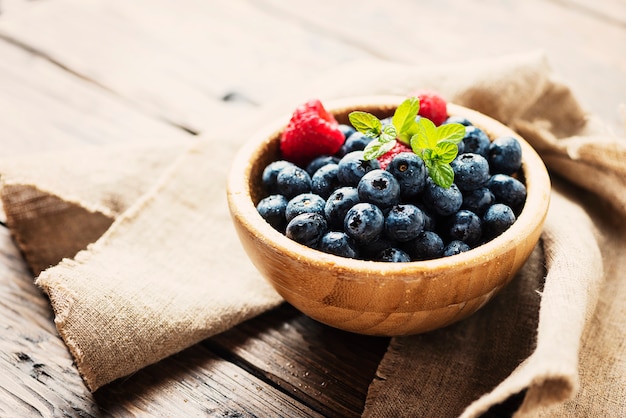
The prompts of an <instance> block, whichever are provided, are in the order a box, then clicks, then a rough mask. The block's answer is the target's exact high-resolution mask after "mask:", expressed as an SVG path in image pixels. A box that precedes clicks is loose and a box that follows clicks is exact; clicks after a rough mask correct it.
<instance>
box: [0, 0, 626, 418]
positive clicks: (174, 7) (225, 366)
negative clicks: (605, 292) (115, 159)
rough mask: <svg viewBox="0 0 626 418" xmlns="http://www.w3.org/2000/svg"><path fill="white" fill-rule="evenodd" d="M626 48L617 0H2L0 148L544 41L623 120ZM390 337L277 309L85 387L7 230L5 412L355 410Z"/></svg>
mask: <svg viewBox="0 0 626 418" xmlns="http://www.w3.org/2000/svg"><path fill="white" fill-rule="evenodd" d="M372 3H373V4H372ZM625 48H626V4H625V3H624V2H623V1H620V0H598V1H595V0H560V1H559V0H528V1H524V2H502V1H499V0H485V1H482V2H466V1H461V0H438V1H435V0H428V1H420V2H416V1H411V0H398V1H395V0H394V1H388V2H376V3H374V2H359V1H345V2H337V1H328V0H323V1H316V2H311V1H302V0H298V1H290V2H281V1H279V0H266V1H255V2H252V1H244V0H236V1H235V0H233V1H229V2H207V1H201V0H179V1H177V2H168V1H165V0H157V1H154V0H153V1H145V0H136V1H132V2H129V1H124V0H107V1H105V0H91V1H85V0H46V1H43V0H40V1H26V0H3V1H0V145H1V147H0V154H1V156H2V157H3V158H10V157H14V156H24V155H30V154H33V153H36V152H41V151H52V150H63V149H71V148H76V147H83V146H86V147H98V146H106V145H107V144H112V143H125V142H131V141H145V140H154V141H158V140H160V139H167V140H171V139H172V138H180V140H181V141H186V140H188V139H190V138H193V137H194V135H195V134H197V133H201V132H203V131H206V130H208V129H210V124H211V123H214V122H215V120H214V118H212V117H211V115H214V114H216V113H219V114H220V115H223V116H222V117H224V118H227V117H229V116H230V115H232V116H233V117H234V116H236V115H238V114H239V113H240V112H242V111H245V109H251V108H255V107H257V106H258V105H262V104H264V103H267V102H268V101H269V100H271V99H272V98H273V97H276V96H277V95H278V94H280V93H283V92H288V91H290V89H292V88H293V87H296V86H298V85H299V84H301V83H304V82H306V81H307V80H309V79H310V78H312V77H315V76H316V75H317V74H319V73H321V72H324V71H325V70H329V69H331V68H333V67H334V66H337V65H341V64H343V63H348V62H350V61H353V60H357V59H362V58H371V57H375V58H383V59H389V60H394V61H400V62H409V63H411V62H415V63H421V64H429V63H446V62H456V61H460V60H463V59H466V58H483V57H492V56H497V55H500V54H505V53H511V52H516V51H527V50H534V49H543V50H545V51H546V53H547V55H548V57H549V59H550V62H551V64H552V66H553V68H554V70H555V72H556V73H557V74H560V75H561V76H562V77H563V79H564V80H565V81H566V82H568V83H569V84H570V85H571V86H572V87H573V88H574V90H575V92H576V93H577V94H578V96H579V98H580V100H581V102H582V103H583V104H584V105H585V106H586V107H587V108H588V109H589V110H590V111H591V112H593V113H594V114H596V115H598V116H599V117H600V118H602V119H603V120H604V121H606V122H607V124H608V128H609V129H612V130H614V131H619V132H623V130H624V122H623V119H622V117H621V116H620V113H619V110H618V109H619V105H620V103H624V102H626V49H625ZM0 219H2V218H0ZM387 342H388V341H387V340H386V339H382V338H371V337H362V336H357V335H352V334H348V333H344V332H340V331H336V330H333V329H330V328H328V327H324V326H321V325H319V324H317V323H315V322H314V321H312V320H310V319H308V318H306V317H304V316H302V315H301V314H299V313H297V312H296V311H294V310H293V309H292V308H290V307H288V306H282V307H280V308H278V309H277V310H275V311H272V312H269V313H267V314H265V315H262V316H261V317H259V318H257V319H254V320H252V321H250V322H248V323H245V324H243V325H241V326H239V327H237V328H235V329H233V330H231V331H228V332H226V333H224V334H222V335H219V336H217V337H214V338H212V339H209V340H206V341H205V342H203V343H201V344H198V345H197V346H194V347H192V348H190V349H188V350H186V351H184V352H182V353H180V354H178V355H175V356H173V357H171V358H168V359H166V360H164V361H162V362H161V363H159V364H156V365H154V366H151V367H148V368H146V369H145V370H142V371H140V372H138V373H136V374H134V375H132V376H130V377H128V378H125V379H121V380H120V381H118V382H114V383H113V384H111V385H109V386H107V387H105V388H103V389H101V390H100V391H98V392H96V394H90V393H89V392H88V391H87V390H86V388H85V386H84V385H83V383H82V381H81V379H80V377H79V375H78V374H77V371H76V369H75V367H74V365H73V363H72V359H71V356H70V355H69V353H68V351H67V349H66V348H65V346H64V344H63V342H62V340H61V339H60V338H59V336H58V334H57V333H56V329H55V327H54V323H53V317H52V312H51V310H50V307H49V305H48V302H47V300H46V298H45V297H44V295H43V294H42V293H41V292H40V291H39V290H38V289H37V288H35V287H34V286H33V277H32V274H31V273H30V272H29V271H28V269H27V267H26V265H25V263H24V261H23V259H22V257H21V255H20V254H19V252H18V251H17V249H16V247H15V245H14V244H13V242H12V240H11V237H10V236H9V234H8V231H7V230H6V228H4V227H2V228H0V416H2V417H4V416H31V415H32V416H108V415H111V416H255V415H256V416H342V417H343V416H358V415H359V414H360V413H361V411H362V410H363V405H364V401H365V396H366V393H367V388H368V385H369V382H370V381H371V380H372V377H373V376H374V373H375V370H376V367H377V364H378V362H379V360H380V358H381V356H382V355H383V353H384V351H385V348H386V345H387Z"/></svg>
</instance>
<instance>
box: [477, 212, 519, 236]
mask: <svg viewBox="0 0 626 418" xmlns="http://www.w3.org/2000/svg"><path fill="white" fill-rule="evenodd" d="M515 219H516V218H515V214H514V213H513V209H511V208H510V207H509V206H507V205H504V204H502V203H496V204H493V205H491V206H490V207H489V209H487V211H486V212H485V214H484V215H483V229H484V231H485V236H486V238H488V239H493V238H495V237H497V236H498V235H500V234H502V233H503V232H504V231H506V230H507V229H509V228H510V227H511V225H513V223H514V222H515Z"/></svg>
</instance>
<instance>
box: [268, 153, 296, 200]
mask: <svg viewBox="0 0 626 418" xmlns="http://www.w3.org/2000/svg"><path fill="white" fill-rule="evenodd" d="M293 165H294V164H293V163H290V162H289V161H286V160H278V161H274V162H271V163H269V164H268V165H267V166H266V167H265V169H264V170H263V174H262V175H261V183H262V184H263V187H265V190H266V191H267V193H268V194H275V193H278V186H277V185H276V177H278V173H279V172H280V170H282V169H283V168H285V167H288V166H293Z"/></svg>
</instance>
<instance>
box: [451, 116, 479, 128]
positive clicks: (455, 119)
mask: <svg viewBox="0 0 626 418" xmlns="http://www.w3.org/2000/svg"><path fill="white" fill-rule="evenodd" d="M446 123H459V124H461V125H463V126H473V125H474V124H473V123H472V122H470V120H469V119H467V118H465V117H463V116H454V115H453V116H449V117H448V119H446V120H445V122H444V124H446Z"/></svg>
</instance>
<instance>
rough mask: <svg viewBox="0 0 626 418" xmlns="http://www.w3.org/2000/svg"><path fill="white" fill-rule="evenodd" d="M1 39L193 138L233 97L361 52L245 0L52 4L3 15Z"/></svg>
mask: <svg viewBox="0 0 626 418" xmlns="http://www.w3.org/2000/svg"><path fill="white" fill-rule="evenodd" d="M0 33H3V34H5V35H6V36H10V37H11V38H12V39H16V40H19V41H20V42H22V43H24V44H27V45H29V46H30V47H32V48H33V49H34V50H36V51H38V52H39V53H41V54H43V55H45V56H47V57H50V58H51V59H53V60H54V61H55V62H58V63H62V65H63V66H65V67H67V68H71V69H72V71H75V72H76V73H77V74H80V75H81V76H83V77H85V78H87V79H89V80H93V81H94V82H97V83H98V84H100V85H104V86H107V87H108V88H109V89H110V90H111V91H113V92H115V93H116V94H119V95H120V96H122V97H124V98H125V99H127V100H129V101H130V102H132V103H133V104H135V105H137V106H138V107H140V108H142V109H144V110H146V111H147V112H148V113H150V114H152V115H155V116H156V117H158V118H164V119H166V120H168V121H171V122H173V123H175V124H177V125H181V126H185V127H187V128H188V129H190V130H192V131H199V130H204V129H206V128H208V127H209V126H210V125H211V124H213V123H216V120H215V117H214V115H215V113H216V112H217V109H219V108H222V107H223V106H224V101H223V100H222V98H224V97H225V96H228V95H229V94H230V93H232V92H239V93H243V94H244V96H245V97H247V100H248V101H251V102H253V103H260V102H265V101H267V100H268V99H269V98H270V97H273V96H275V95H276V93H277V92H279V93H280V92H281V91H285V89H286V88H289V87H291V86H292V85H293V84H296V83H299V82H302V80H304V79H307V78H310V77H312V76H314V75H315V74H316V73H317V72H318V71H322V70H323V69H325V68H329V67H330V66H333V65H336V63H337V62H342V61H346V60H349V59H351V58H355V57H363V56H366V55H367V54H365V53H364V52H363V51H360V50H358V49H355V48H353V47H351V46H345V45H343V44H342V43H341V42H338V41H336V40H334V39H332V38H326V37H323V36H319V35H318V34H316V33H311V32H309V31H306V30H303V29H302V28H301V27H300V26H299V25H298V24H297V23H295V24H294V23H293V22H290V21H289V20H285V19H282V16H280V15H279V16H273V15H272V14H266V13H264V12H262V11H259V10H258V9H257V7H256V6H255V5H254V3H249V2H205V1H201V0H182V1H179V2H175V3H172V2H169V1H165V0H160V1H143V2H142V1H137V2H125V1H123V0H114V1H107V2H93V1H92V2H84V1H79V0H56V1H53V2H41V3H40V4H38V5H37V8H36V10H35V8H34V7H33V8H21V9H18V10H16V11H15V12H14V13H9V12H7V13H5V15H4V16H3V18H2V20H0ZM268 88H269V90H268ZM217 123H219V122H217Z"/></svg>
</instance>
